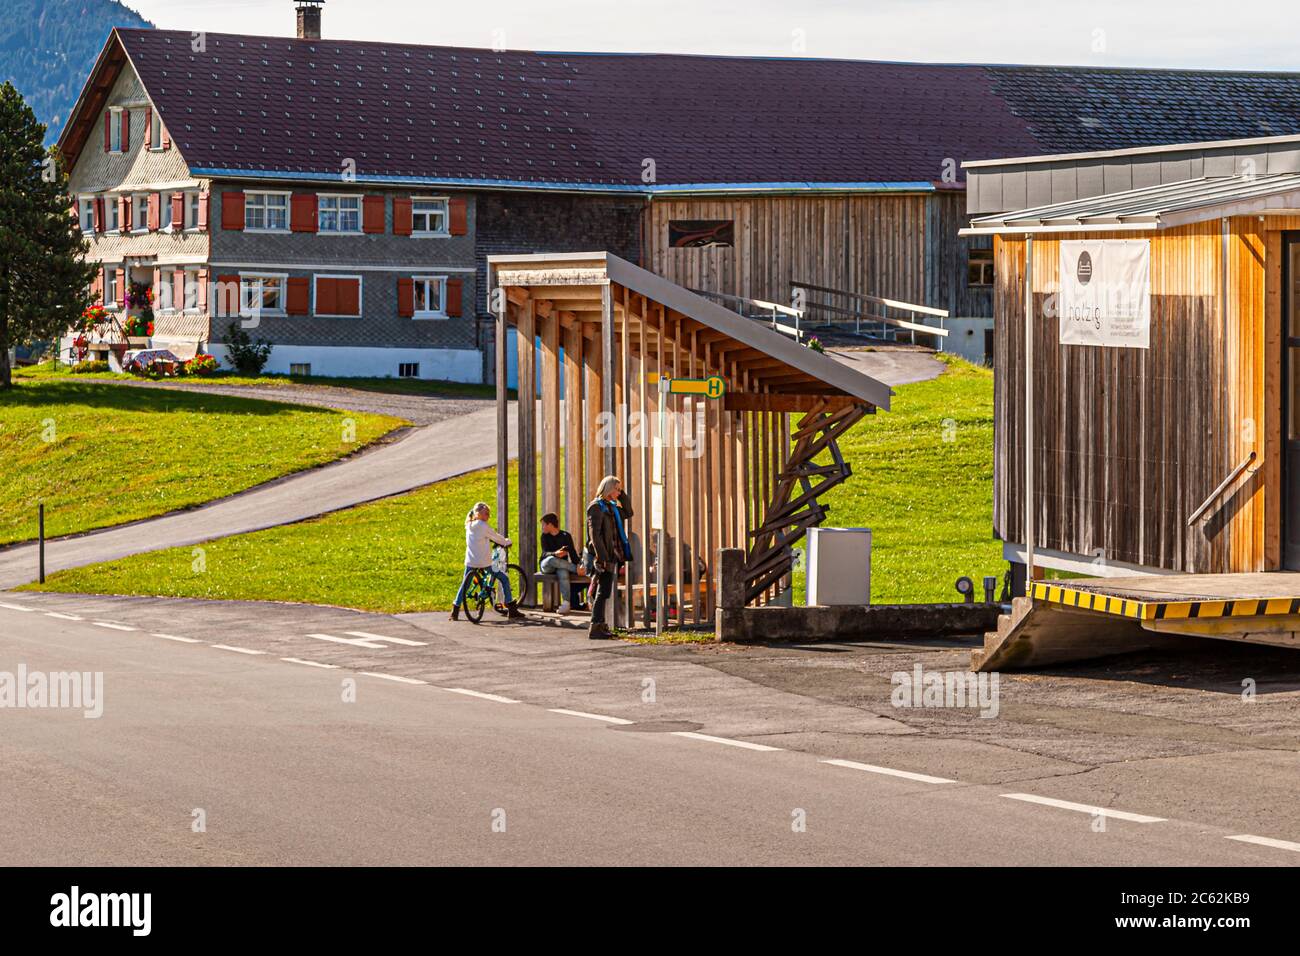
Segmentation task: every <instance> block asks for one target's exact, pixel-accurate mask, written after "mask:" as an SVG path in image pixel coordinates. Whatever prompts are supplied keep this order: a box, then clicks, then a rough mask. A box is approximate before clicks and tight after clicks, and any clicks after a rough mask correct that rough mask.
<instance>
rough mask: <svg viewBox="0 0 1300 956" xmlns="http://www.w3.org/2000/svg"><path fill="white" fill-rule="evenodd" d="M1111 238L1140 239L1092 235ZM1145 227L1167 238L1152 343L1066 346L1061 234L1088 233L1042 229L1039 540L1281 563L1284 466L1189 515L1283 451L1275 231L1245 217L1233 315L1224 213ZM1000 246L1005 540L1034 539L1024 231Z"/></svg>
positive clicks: (1037, 310)
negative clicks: (1220, 488) (1027, 456)
mask: <svg viewBox="0 0 1300 956" xmlns="http://www.w3.org/2000/svg"><path fill="white" fill-rule="evenodd" d="M1280 227H1281V226H1280V224H1279V225H1275V224H1273V223H1271V222H1270V223H1269V224H1268V229H1269V230H1273V229H1275V228H1280ZM1112 237H1113V238H1136V237H1137V236H1136V235H1135V234H1133V233H1128V234H1126V235H1120V234H1115V235H1114V236H1109V235H1098V234H1095V233H1094V234H1091V235H1089V236H1088V237H1087V238H1112ZM1143 237H1146V238H1151V240H1152V243H1151V342H1150V348H1149V349H1121V348H1100V347H1085V346H1062V345H1060V344H1059V341H1058V325H1057V319H1056V317H1055V313H1054V306H1055V293H1056V292H1057V290H1058V269H1059V242H1060V241H1061V240H1063V239H1072V238H1085V237H1084V236H1082V235H1065V234H1056V235H1052V236H1048V237H1043V236H1040V237H1036V238H1035V240H1034V315H1035V320H1034V323H1033V328H1034V356H1035V358H1034V392H1033V394H1034V408H1035V420H1034V441H1033V461H1034V484H1035V494H1034V502H1035V518H1034V524H1035V536H1034V537H1035V545H1036V547H1038V548H1047V549H1055V550H1059V551H1064V552H1068V553H1071V554H1077V555H1092V556H1095V557H1097V558H1098V559H1099V560H1101V561H1118V562H1127V563H1133V564H1139V565H1145V566H1150V567H1160V568H1167V569H1171V570H1179V571H1189V572H1225V571H1258V570H1266V569H1269V568H1272V567H1276V566H1277V563H1278V550H1277V542H1276V540H1273V541H1271V542H1270V541H1269V540H1268V533H1266V532H1270V531H1271V533H1272V534H1273V536H1274V537H1275V535H1276V520H1272V519H1268V515H1269V514H1270V513H1275V512H1276V507H1277V505H1276V497H1277V496H1276V490H1277V488H1278V485H1277V478H1276V472H1275V471H1273V470H1270V467H1264V468H1261V469H1260V470H1259V471H1257V472H1256V473H1254V474H1253V475H1251V476H1250V477H1249V478H1246V479H1243V480H1242V481H1240V482H1239V483H1238V485H1237V486H1236V488H1235V490H1234V491H1232V492H1231V493H1230V494H1228V495H1226V496H1224V497H1223V498H1221V499H1220V500H1219V502H1218V504H1217V505H1215V506H1214V507H1212V508H1211V509H1210V511H1209V512H1208V513H1207V514H1206V516H1205V517H1203V518H1202V519H1201V520H1200V521H1199V522H1198V523H1197V524H1196V525H1194V526H1192V527H1188V525H1187V518H1188V517H1189V516H1190V515H1191V514H1192V513H1193V512H1194V511H1195V510H1196V508H1197V507H1198V506H1199V505H1200V503H1201V502H1202V501H1203V500H1204V499H1205V498H1206V497H1207V496H1208V495H1209V493H1210V492H1211V491H1212V490H1213V489H1214V488H1215V486H1216V485H1218V484H1219V482H1220V481H1222V480H1223V479H1224V478H1225V477H1226V476H1227V475H1228V473H1229V471H1231V470H1232V469H1233V468H1234V467H1235V466H1236V465H1237V463H1238V462H1240V461H1241V460H1242V459H1243V458H1244V457H1245V456H1246V455H1247V454H1248V453H1249V452H1250V451H1251V450H1255V451H1256V452H1257V454H1258V455H1259V456H1260V458H1261V459H1262V460H1263V461H1264V462H1265V463H1266V464H1268V463H1269V462H1270V461H1272V462H1276V460H1277V454H1276V453H1275V452H1274V451H1273V450H1272V449H1273V448H1275V446H1276V443H1277V442H1278V440H1279V439H1278V434H1279V433H1278V428H1279V425H1278V407H1279V406H1278V401H1279V395H1280V390H1279V388H1278V380H1277V375H1278V372H1279V368H1280V366H1278V362H1279V361H1280V358H1279V355H1280V351H1279V348H1278V347H1277V344H1276V335H1277V330H1278V312H1277V308H1276V302H1277V301H1279V297H1278V296H1276V295H1274V296H1272V300H1273V303H1274V304H1273V305H1272V306H1270V307H1269V308H1267V309H1266V307H1265V302H1266V297H1267V294H1268V290H1267V289H1266V269H1265V247H1266V243H1267V241H1268V239H1269V233H1267V232H1266V231H1265V226H1264V224H1263V223H1261V221H1260V220H1259V219H1258V217H1240V218H1237V219H1233V220H1231V221H1230V225H1229V237H1228V246H1227V262H1226V269H1227V271H1226V276H1227V296H1226V304H1227V309H1226V314H1225V309H1224V301H1225V300H1224V297H1223V296H1222V295H1221V292H1222V291H1223V283H1222V278H1221V277H1222V275H1223V272H1222V270H1223V268H1224V256H1223V239H1222V235H1221V226H1220V223H1219V222H1218V221H1214V222H1209V223H1200V224H1196V225H1191V226H1185V227H1179V228H1176V229H1169V230H1164V231H1161V232H1159V233H1155V234H1149V235H1144V236H1143ZM994 249H995V253H994V255H995V270H996V283H997V286H996V292H997V294H996V309H995V328H996V330H997V331H996V334H995V336H994V368H995V370H996V375H995V379H994V390H995V398H994V401H995V426H994V457H995V478H994V526H995V533H996V534H997V536H998V537H999V538H1001V539H1003V540H1005V541H1011V542H1015V543H1022V542H1023V540H1024V505H1023V498H1022V490H1023V484H1024V481H1023V476H1024V464H1023V463H1024V434H1023V428H1022V422H1023V406H1024V387H1025V386H1024V372H1025V368H1024V307H1023V298H1024V266H1025V242H1024V240H1023V238H1016V239H1009V238H1008V239H1002V238H1000V237H999V238H998V240H997V241H996V242H995V245H994ZM1270 282H1271V280H1270ZM1266 446H1267V448H1266ZM1269 488H1271V489H1272V493H1271V494H1267V495H1266V493H1265V492H1266V489H1269Z"/></svg>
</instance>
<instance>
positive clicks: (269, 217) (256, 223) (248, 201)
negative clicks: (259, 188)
mask: <svg viewBox="0 0 1300 956" xmlns="http://www.w3.org/2000/svg"><path fill="white" fill-rule="evenodd" d="M244 228H245V229H267V230H271V231H274V232H284V231H285V230H287V229H288V228H289V195H288V194H287V193H245V194H244Z"/></svg>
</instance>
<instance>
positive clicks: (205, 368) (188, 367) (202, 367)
mask: <svg viewBox="0 0 1300 956" xmlns="http://www.w3.org/2000/svg"><path fill="white" fill-rule="evenodd" d="M218 367H219V366H218V364H217V360H216V359H215V358H213V357H212V356H211V355H196V356H194V358H192V359H190V360H189V361H188V362H185V363H183V364H182V365H181V366H180V368H179V369H177V373H178V374H181V375H211V374H213V373H214V372H216V371H217V369H218Z"/></svg>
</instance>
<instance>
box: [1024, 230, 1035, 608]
mask: <svg viewBox="0 0 1300 956" xmlns="http://www.w3.org/2000/svg"><path fill="white" fill-rule="evenodd" d="M1033 443H1034V237H1033V235H1032V234H1030V233H1026V234H1025V590H1026V592H1027V593H1031V592H1032V591H1033V584H1032V581H1033V580H1034V453H1033Z"/></svg>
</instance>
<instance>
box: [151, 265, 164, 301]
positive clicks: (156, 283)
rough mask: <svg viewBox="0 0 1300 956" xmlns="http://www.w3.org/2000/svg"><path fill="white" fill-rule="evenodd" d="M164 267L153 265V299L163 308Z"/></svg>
mask: <svg viewBox="0 0 1300 956" xmlns="http://www.w3.org/2000/svg"><path fill="white" fill-rule="evenodd" d="M162 279H163V273H162V269H161V268H160V267H158V266H154V267H153V300H154V302H155V303H157V304H158V307H159V308H162Z"/></svg>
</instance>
